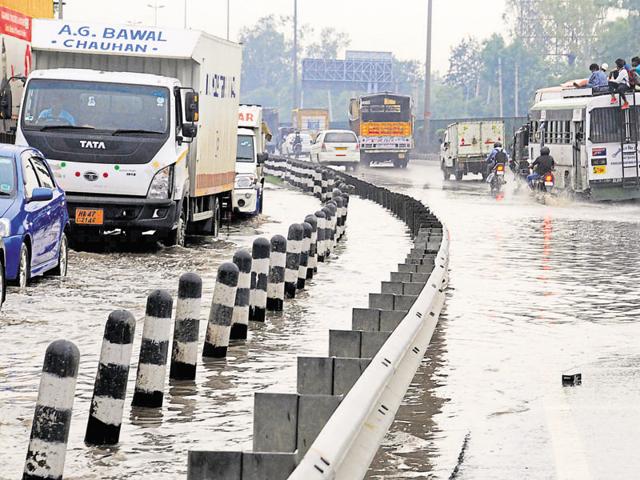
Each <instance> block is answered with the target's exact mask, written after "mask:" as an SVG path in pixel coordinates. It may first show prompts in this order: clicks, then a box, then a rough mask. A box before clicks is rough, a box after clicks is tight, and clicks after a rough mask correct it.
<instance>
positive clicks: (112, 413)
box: [91, 397, 124, 427]
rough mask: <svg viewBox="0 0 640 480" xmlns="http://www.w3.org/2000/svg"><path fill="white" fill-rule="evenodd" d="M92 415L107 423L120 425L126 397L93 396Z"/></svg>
mask: <svg viewBox="0 0 640 480" xmlns="http://www.w3.org/2000/svg"><path fill="white" fill-rule="evenodd" d="M91 407H92V409H93V411H92V416H93V417H95V418H96V419H98V420H100V421H101V422H102V423H106V424H107V425H114V426H116V427H117V426H118V425H120V424H121V423H122V412H123V411H124V399H118V398H111V397H93V400H92V402H91Z"/></svg>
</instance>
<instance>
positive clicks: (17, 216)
mask: <svg viewBox="0 0 640 480" xmlns="http://www.w3.org/2000/svg"><path fill="white" fill-rule="evenodd" d="M68 225H69V214H68V213H67V202H66V199H65V196H64V191H63V190H62V189H61V188H60V187H58V185H57V184H56V181H55V179H54V177H53V174H52V172H51V169H50V168H49V165H48V164H47V162H46V160H45V159H44V156H43V155H42V153H40V152H39V151H38V150H35V149H33V148H30V147H19V146H14V145H2V144H0V237H2V238H3V239H4V249H5V256H6V265H5V275H6V279H7V281H8V282H11V283H13V284H16V285H18V286H19V287H21V288H24V287H26V286H27V284H28V283H29V280H30V279H31V278H32V277H35V276H37V275H43V274H44V273H46V272H51V273H53V274H54V275H59V276H65V275H66V274H67V262H68V258H69V247H68V241H67V237H66V234H65V231H66V229H67V226H68Z"/></svg>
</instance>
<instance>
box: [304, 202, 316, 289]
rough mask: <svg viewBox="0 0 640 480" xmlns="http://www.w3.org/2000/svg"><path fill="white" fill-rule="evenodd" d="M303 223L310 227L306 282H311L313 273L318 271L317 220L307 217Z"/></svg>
mask: <svg viewBox="0 0 640 480" xmlns="http://www.w3.org/2000/svg"><path fill="white" fill-rule="evenodd" d="M304 221H305V222H306V223H308V224H309V225H310V226H311V238H310V239H309V263H308V265H307V280H311V279H312V278H313V275H314V273H315V272H317V271H318V218H317V217H316V216H315V215H307V216H306V217H305V219H304Z"/></svg>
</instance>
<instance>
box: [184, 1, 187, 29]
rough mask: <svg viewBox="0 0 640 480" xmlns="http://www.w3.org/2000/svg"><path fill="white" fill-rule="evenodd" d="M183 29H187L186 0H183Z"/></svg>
mask: <svg viewBox="0 0 640 480" xmlns="http://www.w3.org/2000/svg"><path fill="white" fill-rule="evenodd" d="M184 29H185V30H186V29H187V0H184Z"/></svg>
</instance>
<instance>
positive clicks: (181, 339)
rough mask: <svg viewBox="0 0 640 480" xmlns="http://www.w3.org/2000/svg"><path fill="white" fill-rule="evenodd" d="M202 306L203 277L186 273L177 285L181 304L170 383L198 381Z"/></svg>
mask: <svg viewBox="0 0 640 480" xmlns="http://www.w3.org/2000/svg"><path fill="white" fill-rule="evenodd" d="M201 303H202V278H200V276H199V275H197V274H195V273H185V274H184V275H182V276H181V277H180V280H179V282H178V303H177V306H176V321H175V326H174V329H173V347H172V349H171V368H170V369H169V378H170V379H171V380H185V381H193V380H195V379H196V365H197V364H198V332H199V331H200V305H201Z"/></svg>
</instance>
